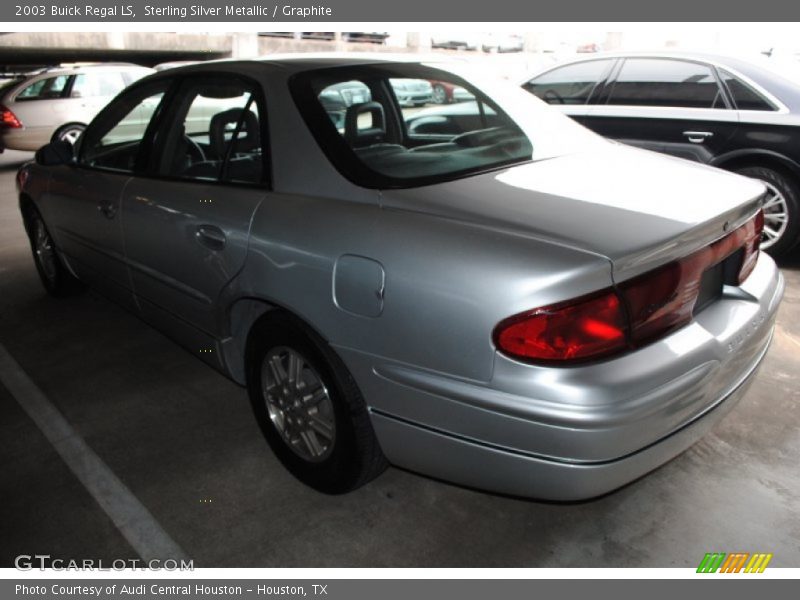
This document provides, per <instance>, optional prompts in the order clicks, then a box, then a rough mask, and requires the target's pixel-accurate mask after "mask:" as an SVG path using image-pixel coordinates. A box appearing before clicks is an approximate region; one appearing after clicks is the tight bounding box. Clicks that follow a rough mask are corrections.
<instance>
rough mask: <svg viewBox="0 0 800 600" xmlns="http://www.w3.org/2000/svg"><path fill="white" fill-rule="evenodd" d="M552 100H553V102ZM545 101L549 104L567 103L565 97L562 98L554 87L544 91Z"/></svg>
mask: <svg viewBox="0 0 800 600" xmlns="http://www.w3.org/2000/svg"><path fill="white" fill-rule="evenodd" d="M551 100H552V101H553V102H551ZM544 101H545V102H547V103H548V104H566V102H564V98H562V97H561V96H560V95H559V93H558V92H557V91H555V90H553V89H549V90H547V91H546V92H545V93H544Z"/></svg>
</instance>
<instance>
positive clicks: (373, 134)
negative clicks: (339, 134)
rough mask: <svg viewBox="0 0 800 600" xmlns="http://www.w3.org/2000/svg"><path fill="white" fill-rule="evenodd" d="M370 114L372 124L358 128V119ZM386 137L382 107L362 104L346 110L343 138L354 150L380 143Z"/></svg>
mask: <svg viewBox="0 0 800 600" xmlns="http://www.w3.org/2000/svg"><path fill="white" fill-rule="evenodd" d="M365 114H370V115H371V116H372V124H371V126H370V127H367V128H359V126H358V125H359V123H358V118H359V117H360V116H361V115H365ZM385 137H386V117H385V115H384V114H383V106H381V105H380V104H379V103H378V102H362V103H361V104H353V105H352V106H349V107H348V108H347V113H346V114H345V117H344V138H345V139H346V140H347V142H348V143H349V144H350V145H351V146H353V147H354V148H358V147H360V146H369V145H370V144H377V143H378V142H382V141H383V140H384V138H385Z"/></svg>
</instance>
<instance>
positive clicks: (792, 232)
mask: <svg viewBox="0 0 800 600" xmlns="http://www.w3.org/2000/svg"><path fill="white" fill-rule="evenodd" d="M737 172H738V173H739V174H741V175H745V176H747V177H752V178H753V179H758V180H759V181H761V183H763V184H764V185H765V186H766V188H767V194H766V196H765V199H764V204H763V209H764V233H763V235H762V236H761V249H762V250H766V251H767V252H769V253H770V254H771V255H772V256H776V257H777V256H782V255H784V254H786V253H787V252H788V251H789V250H791V249H792V248H793V247H794V246H795V244H797V241H798V234H800V202H799V198H800V196H798V190H797V186H796V185H795V183H794V182H793V181H792V180H790V179H789V178H788V177H786V176H785V175H783V173H780V172H778V171H775V170H773V169H770V168H767V167H746V168H743V169H739V170H738V171H737Z"/></svg>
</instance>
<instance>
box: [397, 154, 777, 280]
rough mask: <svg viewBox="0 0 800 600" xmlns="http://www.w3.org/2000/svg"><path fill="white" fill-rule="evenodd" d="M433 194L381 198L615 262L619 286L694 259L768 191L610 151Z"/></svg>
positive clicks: (454, 184)
mask: <svg viewBox="0 0 800 600" xmlns="http://www.w3.org/2000/svg"><path fill="white" fill-rule="evenodd" d="M601 148H602V150H601V151H597V150H594V151H591V152H586V153H576V154H569V155H565V156H559V157H554V158H549V159H546V160H541V161H537V162H533V163H527V164H524V165H518V166H515V167H511V168H508V169H504V170H501V171H496V172H490V173H484V174H480V175H476V176H473V177H467V178H464V179H460V180H456V181H450V182H445V183H440V184H435V185H431V186H425V187H420V188H414V189H405V190H387V191H384V192H383V193H382V202H383V206H384V207H385V208H387V209H394V210H410V211H417V212H424V213H427V214H432V215H436V216H439V217H442V218H448V219H455V220H460V221H463V222H467V223H471V224H474V225H476V226H481V227H489V228H493V229H496V230H502V231H507V232H510V233H513V234H517V235H525V236H530V237H534V238H537V239H544V240H548V241H551V242H553V243H557V244H560V245H564V246H569V247H572V248H576V249H579V250H582V251H586V252H591V253H594V254H598V255H601V256H604V257H607V258H608V259H609V260H610V261H611V263H612V265H613V273H614V278H615V280H616V281H617V282H620V281H624V280H627V279H630V278H632V277H635V276H637V275H640V274H642V273H644V272H646V271H649V270H651V269H654V268H656V267H658V266H660V265H663V264H666V263H668V262H670V261H672V260H675V259H678V258H681V257H684V256H687V255H689V254H691V253H692V252H694V251H696V250H698V249H700V248H703V247H705V246H708V245H709V244H711V243H712V242H713V241H715V240H717V239H719V238H721V237H723V236H724V235H726V234H727V233H728V232H730V231H733V230H734V229H735V228H737V227H738V226H740V225H741V224H742V223H744V222H745V221H747V220H748V219H749V218H751V217H752V216H753V214H754V213H755V212H756V210H757V208H758V206H759V202H760V197H761V196H762V194H763V191H764V188H763V186H762V185H761V184H760V183H758V182H756V181H754V180H749V179H746V178H744V177H741V176H738V175H734V174H731V173H727V172H723V171H720V170H717V169H713V168H711V167H707V166H704V165H699V164H694V163H690V162H688V161H684V160H681V159H676V158H671V157H666V156H662V155H659V154H655V153H652V152H647V151H642V150H637V149H632V148H628V147H625V146H621V145H617V144H612V143H609V144H608V145H603V146H601Z"/></svg>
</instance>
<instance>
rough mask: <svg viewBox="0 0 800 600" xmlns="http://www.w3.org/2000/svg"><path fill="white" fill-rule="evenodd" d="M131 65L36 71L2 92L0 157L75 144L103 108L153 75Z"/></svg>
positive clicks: (8, 83)
mask: <svg viewBox="0 0 800 600" xmlns="http://www.w3.org/2000/svg"><path fill="white" fill-rule="evenodd" d="M152 72H153V70H152V69H148V68H145V67H140V66H137V65H131V64H108V65H86V66H77V67H58V68H52V69H44V70H41V71H34V72H33V73H30V74H28V75H27V76H25V77H22V78H20V79H13V80H11V81H9V82H7V83H6V84H4V85H3V86H2V87H0V152H2V151H3V150H5V149H6V148H9V149H11V150H37V149H39V148H40V147H42V146H43V145H44V144H46V143H48V142H50V141H56V140H59V141H69V142H73V143H74V142H75V140H76V139H77V138H78V136H79V135H80V134H81V132H83V130H84V129H85V128H86V125H87V124H88V123H89V121H91V120H92V119H93V118H94V117H95V115H96V114H97V113H98V112H100V109H101V108H103V107H104V106H105V105H106V104H108V102H109V100H111V99H112V98H113V97H114V96H116V95H117V94H118V93H119V92H121V91H122V90H123V89H125V88H126V87H127V86H129V85H130V84H131V83H133V82H134V81H136V80H137V79H140V78H142V77H144V76H145V75H149V74H150V73H152Z"/></svg>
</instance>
